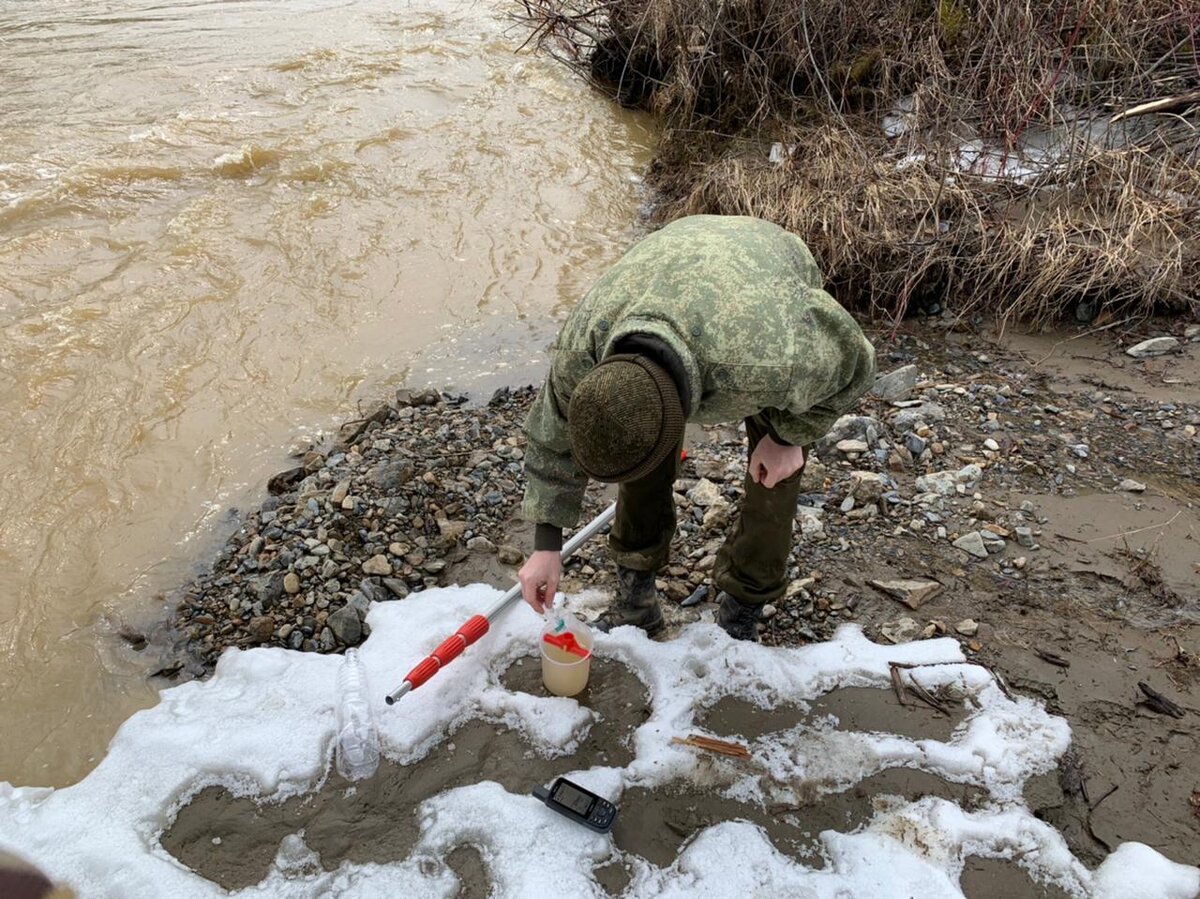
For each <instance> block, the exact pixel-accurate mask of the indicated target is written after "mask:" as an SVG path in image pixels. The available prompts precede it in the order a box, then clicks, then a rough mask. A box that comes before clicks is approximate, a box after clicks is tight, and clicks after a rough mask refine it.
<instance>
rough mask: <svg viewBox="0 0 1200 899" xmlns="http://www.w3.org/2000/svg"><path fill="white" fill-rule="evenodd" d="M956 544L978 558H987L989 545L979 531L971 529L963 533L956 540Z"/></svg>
mask: <svg viewBox="0 0 1200 899" xmlns="http://www.w3.org/2000/svg"><path fill="white" fill-rule="evenodd" d="M954 545H955V546H957V547H958V548H959V549H961V550H962V551H963V552H966V553H968V554H970V555H972V556H974V557H975V558H977V559H986V558H987V557H988V551H987V546H986V545H985V544H984V542H983V535H982V534H981V533H979V531H970V532H969V533H966V534H963V535H962V536H961V537H959V538H958V539H957V540H955V541H954Z"/></svg>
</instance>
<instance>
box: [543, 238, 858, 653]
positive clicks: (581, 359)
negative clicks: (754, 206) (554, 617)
mask: <svg viewBox="0 0 1200 899" xmlns="http://www.w3.org/2000/svg"><path fill="white" fill-rule="evenodd" d="M822 283H823V281H822V278H821V273H820V272H819V271H818V269H817V265H816V262H815V261H814V260H813V257H812V254H811V253H810V252H809V250H808V248H807V247H806V246H805V244H804V242H803V241H802V240H800V239H799V238H798V237H796V236H795V235H793V234H790V233H789V232H787V231H785V230H784V229H782V228H780V227H778V226H777V225H774V224H771V223H769V222H766V221H762V220H759V219H754V218H747V217H740V216H691V217H688V218H684V219H680V220H678V221H676V222H673V223H672V224H670V225H668V226H666V227H665V228H663V229H662V230H660V231H657V232H655V233H654V234H652V235H650V236H649V237H646V238H645V239H643V240H642V241H640V242H639V243H638V244H636V245H635V246H634V247H633V248H632V249H631V250H630V251H629V252H628V253H627V254H626V255H625V256H624V257H623V258H622V259H621V260H620V261H618V262H617V263H616V264H615V265H614V266H613V267H612V268H611V269H609V270H608V271H607V272H606V273H605V274H604V275H603V276H602V277H601V278H600V280H599V281H597V282H596V284H595V285H594V286H593V287H592V289H591V290H590V291H588V293H587V295H586V296H585V297H584V298H583V300H582V301H580V303H579V304H578V305H577V306H576V307H575V308H574V309H573V310H572V312H571V314H570V315H569V316H568V318H567V321H566V323H565V324H564V325H563V328H562V331H561V332H560V333H559V335H558V338H557V340H556V341H555V355H554V360H553V363H552V366H551V369H550V372H549V374H548V375H547V377H546V382H545V384H544V385H543V386H542V388H541V390H540V392H539V393H538V395H537V398H536V399H535V400H534V403H533V406H532V407H531V409H530V412H529V416H528V418H527V420H526V423H525V433H526V436H527V438H528V446H527V448H526V455H525V478H526V487H525V495H524V500H523V502H522V505H521V514H522V517H524V518H525V519H527V520H529V521H531V522H533V523H534V524H535V525H536V528H535V532H534V552H533V553H532V554H531V555H530V557H529V559H528V560H527V561H526V562H525V564H524V565H523V566H522V568H521V569H520V572H519V580H520V583H521V587H522V594H523V596H524V599H525V601H526V602H527V603H528V604H529V605H530V606H531V607H532V608H533V609H534V611H536V612H539V613H541V612H542V611H544V609H545V608H546V606H547V605H548V604H550V603H552V602H553V597H554V592H555V590H556V589H557V587H558V583H559V580H560V578H561V576H562V563H561V561H560V558H559V551H560V550H561V548H562V531H563V528H568V527H573V526H575V524H576V523H577V522H578V520H579V515H580V510H581V507H582V503H583V496H584V490H585V488H586V486H587V482H588V479H589V478H591V479H594V480H597V481H601V482H605V483H616V484H618V485H619V489H618V495H617V514H616V518H615V520H614V522H613V526H612V531H611V534H610V536H609V541H608V543H609V551H610V554H611V556H612V558H613V560H614V561H615V562H616V566H617V590H616V595H615V598H614V602H613V603H612V604H611V605H610V607H609V608H608V609H607V610H606V611H605V612H603V613H602V614H601V616H600V617H599V619H598V620H597V622H596V626H597V627H598V628H599V629H600V630H605V631H607V630H609V629H611V628H613V627H617V626H620V625H624V624H631V625H635V626H637V627H640V628H643V629H645V630H646V631H647V633H650V634H653V633H654V632H656V631H658V630H659V629H661V628H662V626H663V617H662V610H661V608H660V607H659V602H658V596H657V590H656V588H655V572H656V571H657V570H658V569H659V568H660V567H662V566H663V565H664V564H665V563H666V561H667V555H668V552H669V549H670V544H671V538H672V536H673V535H674V533H675V502H674V496H673V487H672V484H673V482H674V481H675V478H676V476H677V475H678V473H679V454H680V448H681V446H682V442H683V430H684V424H685V423H686V422H689V421H692V422H698V423H701V424H717V423H722V422H730V421H737V420H739V419H743V420H744V421H745V424H746V436H747V439H748V442H749V471H748V472H747V474H746V478H745V497H744V499H743V500H742V503H741V506H740V508H739V510H738V515H737V518H736V520H735V522H734V524H733V527H732V530H730V531H729V533H728V535H727V538H726V540H725V543H724V545H723V547H722V548H721V551H720V553H719V555H718V556H717V562H716V565H715V567H714V569H713V575H714V582H715V584H716V586H717V588H718V589H719V590H720V593H719V595H718V603H719V610H718V613H717V621H718V623H719V624H720V625H721V627H723V628H724V629H725V630H726V631H727V632H728V633H729V634H730V635H731V636H733V637H736V638H739V639H749V640H753V639H756V637H757V631H758V620H759V618H760V617H761V610H762V607H763V605H764V604H766V603H767V602H770V601H771V600H774V599H776V598H778V597H779V596H780V595H782V594H783V592H784V588H785V584H784V578H785V576H786V573H787V558H788V554H789V552H790V551H791V546H792V525H793V521H794V519H795V515H796V502H797V498H798V496H799V493H800V477H801V473H802V472H803V470H804V463H805V458H806V448H807V447H809V446H811V445H812V443H813V442H814V441H816V440H817V439H818V438H820V437H821V436H823V435H824V434H825V433H826V431H827V430H828V429H829V427H830V426H831V425H832V424H833V422H834V421H836V420H837V418H838V417H839V416H840V415H842V414H843V413H844V412H845V411H846V410H847V409H849V408H850V406H851V405H852V404H853V403H854V402H855V401H856V400H857V399H858V398H859V397H860V396H861V395H862V394H863V393H865V392H866V391H867V389H868V388H869V387H870V386H871V384H872V382H873V379H874V374H875V352H874V349H873V347H872V346H871V344H870V342H869V341H868V340H867V338H866V337H865V336H864V335H863V333H862V331H861V329H860V328H859V327H858V325H857V324H856V323H855V321H854V319H853V318H851V316H850V315H849V313H847V312H846V310H845V309H843V308H842V307H841V306H840V305H839V304H838V303H837V302H836V301H835V300H834V299H833V298H832V297H830V296H829V294H827V293H826V292H825V291H824V290H823V289H822Z"/></svg>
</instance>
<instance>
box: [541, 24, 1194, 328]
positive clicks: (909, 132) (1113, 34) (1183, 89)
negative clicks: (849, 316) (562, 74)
mask: <svg viewBox="0 0 1200 899" xmlns="http://www.w3.org/2000/svg"><path fill="white" fill-rule="evenodd" d="M519 6H520V12H519V17H520V18H521V19H522V20H523V21H524V22H525V23H526V24H527V25H528V26H529V27H530V28H531V29H532V36H531V41H532V42H534V43H536V44H537V45H538V46H540V47H541V48H542V49H543V50H544V51H546V52H549V53H551V54H553V55H555V56H556V57H557V58H559V59H561V60H562V61H564V62H566V63H567V64H569V65H571V66H573V67H574V68H576V69H577V70H578V71H580V72H582V73H583V74H585V75H586V76H587V77H588V78H589V79H590V80H591V81H592V82H593V83H594V84H596V85H598V86H600V87H602V88H603V89H605V90H607V91H609V92H610V93H611V94H612V95H613V96H614V97H615V98H616V99H618V100H619V101H620V102H622V103H625V104H627V105H630V106H637V107H641V108H645V109H648V110H650V111H652V112H653V113H655V114H657V115H658V116H659V117H660V118H661V120H662V122H663V123H664V125H665V134H664V138H663V141H662V145H661V148H660V152H659V157H658V159H657V161H656V164H655V166H654V168H653V173H652V174H653V186H655V187H656V188H658V189H659V191H660V192H661V197H662V199H661V203H660V205H659V206H658V208H657V212H656V216H657V217H658V218H659V219H661V220H669V219H672V218H675V217H677V216H680V215H685V214H691V213H701V212H711V213H721V214H749V215H756V216H761V217H764V218H769V219H772V220H774V221H777V222H779V223H780V224H782V225H784V226H785V227H788V228H789V229H791V230H793V231H795V232H796V233H797V234H800V235H801V236H802V237H804V238H805V239H806V240H807V241H808V242H809V244H810V245H811V246H812V248H813V250H814V252H815V253H816V254H817V256H818V258H819V260H820V261H821V263H822V265H823V267H824V269H825V271H826V274H827V277H828V278H829V280H830V282H831V284H832V285H833V288H834V290H835V292H836V293H837V294H838V296H839V298H840V299H841V300H842V301H843V302H845V303H847V304H848V305H856V306H859V307H860V308H869V309H870V310H872V311H873V312H875V313H877V314H884V315H887V316H890V317H892V318H895V319H897V320H898V319H899V318H900V317H901V316H903V315H904V313H905V312H906V311H907V310H908V309H909V308H910V307H912V306H914V305H925V304H927V303H928V302H930V301H931V300H937V301H939V302H940V301H942V300H944V299H949V301H950V302H952V304H953V305H954V306H955V307H956V311H966V310H969V309H973V308H986V309H987V310H989V311H991V312H994V313H996V314H999V315H1000V316H1002V317H1011V318H1019V319H1022V320H1025V321H1043V320H1049V319H1053V318H1057V317H1061V316H1063V315H1065V314H1072V315H1075V316H1077V317H1078V318H1080V319H1082V320H1085V321H1103V320H1105V319H1111V318H1112V317H1117V316H1123V315H1130V314H1133V315H1141V314H1146V313H1149V312H1151V311H1153V310H1156V309H1157V310H1161V309H1173V310H1177V311H1178V310H1184V309H1192V310H1196V309H1200V288H1197V284H1200V278H1198V276H1200V249H1198V247H1200V242H1198V241H1197V238H1200V131H1198V125H1200V114H1198V113H1200V91H1198V89H1200V4H1197V3H1194V2H1188V3H1179V2H1178V0H1016V2H1014V0H860V2H856V3H840V2H833V0H808V2H805V0H522V2H521V3H520V5H519Z"/></svg>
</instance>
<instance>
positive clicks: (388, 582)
mask: <svg viewBox="0 0 1200 899" xmlns="http://www.w3.org/2000/svg"><path fill="white" fill-rule="evenodd" d="M383 586H385V587H387V589H388V592H389V593H391V594H392V596H394V597H396V599H404V598H405V597H407V596H408V593H409V590H408V584H406V583H405V582H404V581H402V580H400V579H399V578H394V577H385V578H384V579H383Z"/></svg>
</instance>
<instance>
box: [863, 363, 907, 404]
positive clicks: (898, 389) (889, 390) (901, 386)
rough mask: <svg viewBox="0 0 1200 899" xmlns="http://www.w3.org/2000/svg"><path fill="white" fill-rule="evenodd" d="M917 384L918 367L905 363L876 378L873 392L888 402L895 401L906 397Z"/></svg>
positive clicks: (872, 388)
mask: <svg viewBox="0 0 1200 899" xmlns="http://www.w3.org/2000/svg"><path fill="white" fill-rule="evenodd" d="M916 386H917V367H916V366H915V365H904V366H901V367H900V368H897V369H896V370H895V371H890V372H888V373H887V374H884V375H880V376H879V377H878V378H876V379H875V384H874V385H873V386H872V387H871V393H873V394H875V396H877V397H879V398H880V399H882V400H885V401H887V402H894V401H895V400H902V399H905V398H906V397H907V396H908V395H909V394H910V393H912V392H913V389H914V388H915V387H916Z"/></svg>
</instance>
